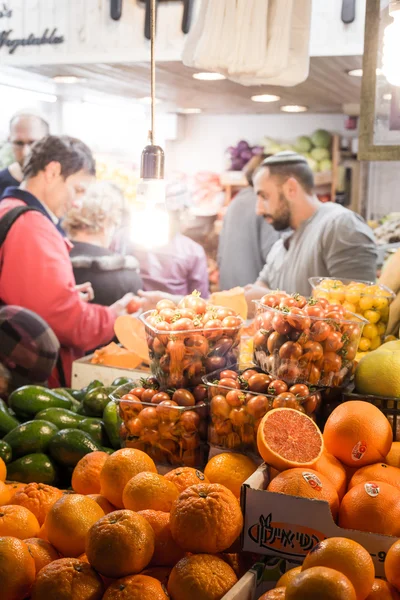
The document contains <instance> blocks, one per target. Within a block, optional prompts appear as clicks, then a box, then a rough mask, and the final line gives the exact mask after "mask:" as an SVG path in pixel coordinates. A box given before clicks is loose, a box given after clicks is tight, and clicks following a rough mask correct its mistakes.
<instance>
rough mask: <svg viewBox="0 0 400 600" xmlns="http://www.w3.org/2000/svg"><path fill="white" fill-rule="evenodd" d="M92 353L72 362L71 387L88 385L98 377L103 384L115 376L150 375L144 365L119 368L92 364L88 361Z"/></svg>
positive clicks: (78, 387)
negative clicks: (133, 367)
mask: <svg viewBox="0 0 400 600" xmlns="http://www.w3.org/2000/svg"><path fill="white" fill-rule="evenodd" d="M92 357H93V354H89V355H88V356H84V357H83V358H80V359H78V360H74V362H73V363H72V387H73V388H75V389H80V388H83V387H85V386H86V385H88V384H89V383H90V382H91V381H93V380H94V379H99V380H100V381H102V382H103V383H104V385H111V383H112V382H113V381H114V379H116V378H117V377H130V378H131V379H139V378H140V377H150V375H151V373H150V369H149V367H148V366H146V365H143V366H142V365H139V367H137V368H136V369H120V368H118V367H107V366H105V365H94V364H92V363H91V362H90V361H91V360H92Z"/></svg>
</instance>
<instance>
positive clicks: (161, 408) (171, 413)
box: [156, 400, 181, 422]
mask: <svg viewBox="0 0 400 600" xmlns="http://www.w3.org/2000/svg"><path fill="white" fill-rule="evenodd" d="M156 411H157V416H158V417H159V418H160V420H161V421H167V422H175V421H177V420H178V419H179V417H180V414H181V413H180V411H179V407H178V404H177V403H176V402H174V401H173V400H165V402H160V404H157V407H156Z"/></svg>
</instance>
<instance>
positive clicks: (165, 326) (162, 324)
mask: <svg viewBox="0 0 400 600" xmlns="http://www.w3.org/2000/svg"><path fill="white" fill-rule="evenodd" d="M155 329H156V335H157V337H158V339H159V340H160V342H161V343H162V344H164V346H166V345H167V344H168V340H169V335H161V332H162V331H165V332H169V333H170V332H171V325H170V323H167V321H159V322H157V324H156V325H155Z"/></svg>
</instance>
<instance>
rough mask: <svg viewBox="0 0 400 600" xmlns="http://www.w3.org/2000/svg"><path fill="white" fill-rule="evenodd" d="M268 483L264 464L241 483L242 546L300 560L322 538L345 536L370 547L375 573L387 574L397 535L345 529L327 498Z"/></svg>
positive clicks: (378, 575) (267, 553) (261, 552)
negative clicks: (291, 492)
mask: <svg viewBox="0 0 400 600" xmlns="http://www.w3.org/2000/svg"><path fill="white" fill-rule="evenodd" d="M305 470H306V469H305ZM267 485H268V472H267V467H266V465H265V464H263V465H261V466H260V467H259V468H258V469H257V471H255V472H254V473H253V475H251V477H249V479H248V480H247V481H246V482H245V483H244V484H243V486H242V490H241V506H242V511H243V515H244V527H243V531H242V539H241V542H242V550H244V551H246V552H255V553H258V554H266V555H271V556H276V557H281V558H285V559H287V560H290V561H299V562H300V563H301V562H303V560H304V558H305V556H306V555H307V554H308V553H309V551H310V550H312V548H314V546H316V545H317V544H318V543H319V542H320V541H322V540H324V539H326V538H328V537H345V538H349V539H352V540H354V541H356V542H358V543H359V544H361V546H363V547H364V548H366V550H368V552H369V553H370V555H371V557H372V559H373V561H374V565H375V572H376V576H377V577H384V567H383V565H384V561H385V557H386V554H387V551H388V550H389V548H390V547H391V545H392V544H393V543H394V542H395V541H396V539H397V538H394V537H390V536H386V535H378V534H375V533H366V532H363V531H354V530H350V529H342V528H340V527H338V525H336V524H335V522H334V521H333V518H332V514H331V512H330V509H329V504H328V503H327V502H324V501H322V500H309V499H307V498H297V497H293V496H285V495H284V494H277V493H274V492H267V491H265V490H266V487H267Z"/></svg>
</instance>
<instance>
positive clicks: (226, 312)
mask: <svg viewBox="0 0 400 600" xmlns="http://www.w3.org/2000/svg"><path fill="white" fill-rule="evenodd" d="M234 316H236V313H235V311H234V310H232V309H231V308H225V307H224V306H219V307H218V308H217V310H216V313H215V318H216V319H220V321H223V320H224V319H226V317H234Z"/></svg>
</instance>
